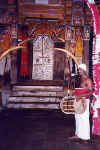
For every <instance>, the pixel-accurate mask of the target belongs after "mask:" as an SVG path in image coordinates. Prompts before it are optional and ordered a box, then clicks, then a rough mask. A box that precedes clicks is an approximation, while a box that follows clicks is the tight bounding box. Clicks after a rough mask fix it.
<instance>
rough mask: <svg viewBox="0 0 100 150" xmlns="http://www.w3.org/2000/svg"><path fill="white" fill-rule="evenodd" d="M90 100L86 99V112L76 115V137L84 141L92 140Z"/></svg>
mask: <svg viewBox="0 0 100 150" xmlns="http://www.w3.org/2000/svg"><path fill="white" fill-rule="evenodd" d="M89 101H90V100H89V99H86V104H87V106H86V110H85V112H84V113H82V114H76V113H75V120H76V131H75V135H77V136H78V137H79V138H81V139H83V140H89V139H90V121H89Z"/></svg>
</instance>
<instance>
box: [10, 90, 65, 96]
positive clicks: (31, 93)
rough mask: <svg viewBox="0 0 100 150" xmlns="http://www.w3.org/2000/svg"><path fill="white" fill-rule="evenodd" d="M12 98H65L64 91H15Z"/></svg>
mask: <svg viewBox="0 0 100 150" xmlns="http://www.w3.org/2000/svg"><path fill="white" fill-rule="evenodd" d="M11 96H16V97H19V96H22V97H26V96H27V97H30V96H37V97H42V96H43V97H47V96H49V97H50V96H51V97H52V96H55V97H62V96H64V91H56V92H55V91H13V92H12V93H11Z"/></svg>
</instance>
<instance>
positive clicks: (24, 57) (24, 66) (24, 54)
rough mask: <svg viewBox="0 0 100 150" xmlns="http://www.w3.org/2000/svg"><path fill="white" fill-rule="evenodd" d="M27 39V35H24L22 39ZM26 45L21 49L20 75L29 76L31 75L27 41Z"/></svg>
mask: <svg viewBox="0 0 100 150" xmlns="http://www.w3.org/2000/svg"><path fill="white" fill-rule="evenodd" d="M26 39H27V35H22V41H24V40H26ZM22 46H23V47H24V48H23V49H22V51H21V67H20V75H21V76H27V75H29V70H28V68H29V66H28V44H27V42H25V43H23V44H22Z"/></svg>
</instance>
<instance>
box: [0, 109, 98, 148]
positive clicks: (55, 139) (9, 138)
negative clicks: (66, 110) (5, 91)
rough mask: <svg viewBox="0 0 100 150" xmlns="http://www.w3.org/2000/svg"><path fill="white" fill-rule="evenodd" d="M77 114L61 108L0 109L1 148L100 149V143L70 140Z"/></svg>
mask: <svg viewBox="0 0 100 150" xmlns="http://www.w3.org/2000/svg"><path fill="white" fill-rule="evenodd" d="M73 133H74V116H72V115H65V114H63V113H62V112H60V111H46V110H45V111H44V110H39V111H38V110H36V111H32V110H31V111H29V110H27V111H25V110H24V111H18V110H9V111H8V110H5V111H2V112H1V113H0V150H83V149H84V150H100V144H99V142H98V143H94V144H88V145H80V144H76V143H72V142H69V141H68V140H67V137H68V136H71V135H72V134H73Z"/></svg>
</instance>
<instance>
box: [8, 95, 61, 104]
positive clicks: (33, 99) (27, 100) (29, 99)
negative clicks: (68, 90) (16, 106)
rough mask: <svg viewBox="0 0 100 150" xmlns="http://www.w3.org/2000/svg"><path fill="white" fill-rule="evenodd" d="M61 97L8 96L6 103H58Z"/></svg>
mask: <svg viewBox="0 0 100 150" xmlns="http://www.w3.org/2000/svg"><path fill="white" fill-rule="evenodd" d="M61 99H62V97H11V96H10V97H9V98H8V103H47V102H49V103H58V102H60V101H61Z"/></svg>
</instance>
